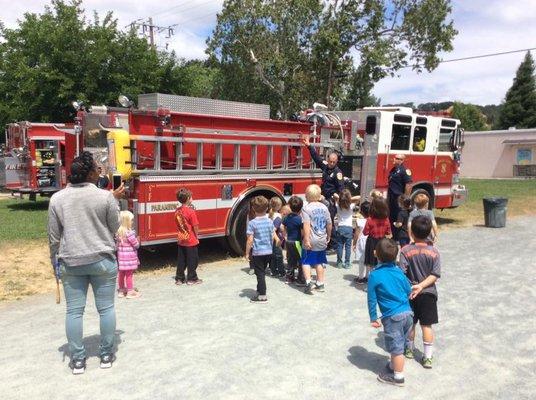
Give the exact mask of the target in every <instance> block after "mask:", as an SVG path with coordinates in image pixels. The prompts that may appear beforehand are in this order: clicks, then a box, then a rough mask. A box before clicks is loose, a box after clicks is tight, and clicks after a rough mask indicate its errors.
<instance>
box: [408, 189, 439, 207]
mask: <svg viewBox="0 0 536 400" xmlns="http://www.w3.org/2000/svg"><path fill="white" fill-rule="evenodd" d="M420 193H424V194H425V195H426V196H428V198H429V199H430V202H429V203H428V209H429V210H432V209H433V208H434V200H435V199H434V196H433V195H432V194H431V193H430V192H429V191H428V190H426V189H415V191H413V192H412V193H411V206H412V207H413V205H414V204H413V199H414V198H415V196H417V195H418V194H420Z"/></svg>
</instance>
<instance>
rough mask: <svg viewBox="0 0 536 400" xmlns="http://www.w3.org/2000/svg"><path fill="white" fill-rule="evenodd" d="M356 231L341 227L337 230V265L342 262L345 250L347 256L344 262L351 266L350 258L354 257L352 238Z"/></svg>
mask: <svg viewBox="0 0 536 400" xmlns="http://www.w3.org/2000/svg"><path fill="white" fill-rule="evenodd" d="M353 236H354V230H353V229H352V227H351V226H339V228H338V229H337V264H338V263H341V262H342V253H343V248H344V251H345V252H346V254H345V255H344V262H345V263H346V264H350V256H351V255H352V238H353Z"/></svg>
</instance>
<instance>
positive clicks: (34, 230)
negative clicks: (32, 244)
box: [0, 198, 48, 243]
mask: <svg viewBox="0 0 536 400" xmlns="http://www.w3.org/2000/svg"><path fill="white" fill-rule="evenodd" d="M47 209H48V199H44V198H38V200H37V201H35V202H33V201H29V200H22V199H19V198H7V199H3V200H2V199H0V243H5V242H12V241H18V240H28V239H30V240H32V239H45V238H46V237H47Z"/></svg>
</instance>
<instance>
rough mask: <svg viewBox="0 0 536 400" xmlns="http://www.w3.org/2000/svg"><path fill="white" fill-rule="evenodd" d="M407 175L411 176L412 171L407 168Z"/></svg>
mask: <svg viewBox="0 0 536 400" xmlns="http://www.w3.org/2000/svg"><path fill="white" fill-rule="evenodd" d="M406 174H408V176H411V169H409V168H406Z"/></svg>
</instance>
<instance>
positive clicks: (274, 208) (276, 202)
mask: <svg viewBox="0 0 536 400" xmlns="http://www.w3.org/2000/svg"><path fill="white" fill-rule="evenodd" d="M282 206H283V202H282V201H281V199H280V198H279V197H272V198H271V199H270V212H269V213H268V216H269V217H270V219H272V218H273V216H274V214H275V213H276V212H278V211H279V210H281V207H282Z"/></svg>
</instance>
